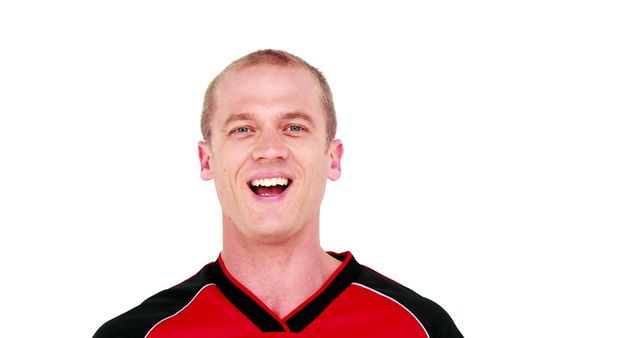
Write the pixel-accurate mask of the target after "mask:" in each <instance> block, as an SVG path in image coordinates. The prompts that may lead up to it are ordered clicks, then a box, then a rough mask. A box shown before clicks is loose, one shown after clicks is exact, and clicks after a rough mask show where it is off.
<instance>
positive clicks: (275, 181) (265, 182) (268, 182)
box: [251, 177, 289, 187]
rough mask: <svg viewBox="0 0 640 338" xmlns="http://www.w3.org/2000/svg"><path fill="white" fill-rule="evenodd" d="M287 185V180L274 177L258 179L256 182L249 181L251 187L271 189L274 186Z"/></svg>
mask: <svg viewBox="0 0 640 338" xmlns="http://www.w3.org/2000/svg"><path fill="white" fill-rule="evenodd" d="M287 184H289V179H287V178H284V177H274V178H259V179H257V180H253V181H251V186H254V187H258V186H263V187H272V186H274V185H287Z"/></svg>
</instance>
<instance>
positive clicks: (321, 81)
mask: <svg viewBox="0 0 640 338" xmlns="http://www.w3.org/2000/svg"><path fill="white" fill-rule="evenodd" d="M257 65H276V66H282V67H302V68H304V69H306V70H308V71H309V72H310V73H311V74H312V75H313V77H314V78H315V79H316V81H317V82H318V87H319V89H320V91H319V99H320V104H321V106H322V109H323V110H324V113H325V115H326V117H327V129H326V131H327V144H328V143H329V142H331V141H332V140H333V139H334V138H335V136H336V129H337V125H338V121H337V119H336V111H335V107H334V105H333V95H332V94H331V88H329V83H328V82H327V79H325V77H324V75H322V73H321V72H320V71H319V70H318V69H317V68H315V67H313V66H311V65H310V64H308V63H307V62H306V61H304V60H303V59H301V58H299V57H297V56H295V55H293V54H291V53H288V52H285V51H282V50H274V49H262V50H258V51H255V52H253V53H250V54H247V55H245V56H243V57H241V58H240V59H238V60H235V61H233V62H232V63H231V64H229V65H228V66H227V68H225V69H224V70H223V71H222V72H220V74H218V76H216V77H215V78H214V79H213V81H211V83H210V84H209V86H208V87H207V91H206V92H205V94H204V104H203V105H202V116H201V118H200V129H201V131H202V137H203V138H204V140H205V141H209V138H210V137H211V119H212V116H213V112H214V110H215V104H216V102H215V101H216V100H215V99H216V95H217V89H218V84H219V82H220V80H221V79H222V78H223V77H224V76H225V75H226V74H228V73H229V72H230V71H232V70H238V69H243V68H247V67H251V66H257Z"/></svg>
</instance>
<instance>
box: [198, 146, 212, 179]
mask: <svg viewBox="0 0 640 338" xmlns="http://www.w3.org/2000/svg"><path fill="white" fill-rule="evenodd" d="M198 156H199V157H200V177H201V178H202V179H203V180H205V181H208V180H210V179H212V178H213V171H212V170H211V167H212V164H211V159H212V158H213V155H212V154H211V149H210V148H209V144H208V143H207V142H206V141H200V142H198Z"/></svg>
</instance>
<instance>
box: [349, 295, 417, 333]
mask: <svg viewBox="0 0 640 338" xmlns="http://www.w3.org/2000/svg"><path fill="white" fill-rule="evenodd" d="M351 284H352V285H357V286H360V287H362V288H365V289H367V290H369V291H371V292H373V293H376V294H378V295H380V296H382V297H384V298H387V299H389V300H391V301H393V302H394V303H396V304H398V305H400V307H401V308H403V309H404V310H405V311H407V312H409V314H411V317H413V319H415V320H416V322H418V324H419V325H420V327H421V328H422V329H423V330H424V334H426V335H427V338H429V332H427V329H425V327H424V325H422V322H420V320H419V319H418V317H416V315H414V314H413V312H411V311H409V309H407V308H406V307H405V306H404V305H402V304H400V302H398V301H397V300H395V299H393V298H391V297H389V296H387V295H385V294H384V293H381V292H379V291H376V290H374V289H372V288H370V287H368V286H365V285H362V284H360V283H351Z"/></svg>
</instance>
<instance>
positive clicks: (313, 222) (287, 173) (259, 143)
mask: <svg viewBox="0 0 640 338" xmlns="http://www.w3.org/2000/svg"><path fill="white" fill-rule="evenodd" d="M318 94H319V90H318V86H317V84H316V81H315V79H314V77H313V76H312V75H311V74H310V73H309V72H308V71H307V70H305V69H303V68H300V67H280V66H271V65H259V66H252V67H248V68H244V69H240V70H233V71H231V72H230V73H227V74H226V75H225V76H224V77H223V78H222V80H221V81H220V82H219V86H218V95H217V98H216V109H215V111H214V113H213V118H212V120H211V123H212V126H211V127H212V128H211V130H212V135H211V139H210V141H209V143H205V142H201V143H200V145H199V150H200V161H201V167H202V171H201V176H202V178H203V179H204V180H209V179H213V180H214V181H215V185H216V191H217V193H218V199H219V200H220V205H221V207H222V213H223V223H224V226H225V227H232V229H225V232H226V231H232V232H233V233H236V234H238V235H240V236H243V237H244V238H246V239H250V240H254V241H260V242H278V241H283V240H286V239H288V238H290V237H291V236H294V235H295V234H297V233H299V232H300V231H301V230H304V229H308V228H309V227H314V226H317V224H318V220H319V214H320V204H321V202H322V198H323V196H324V189H325V185H326V180H327V178H329V179H331V180H337V179H338V178H339V177H340V158H341V156H342V144H341V143H340V141H339V140H334V141H332V142H330V143H329V144H327V134H326V117H325V113H324V111H323V110H322V108H321V105H320V100H319V96H318Z"/></svg>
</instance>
